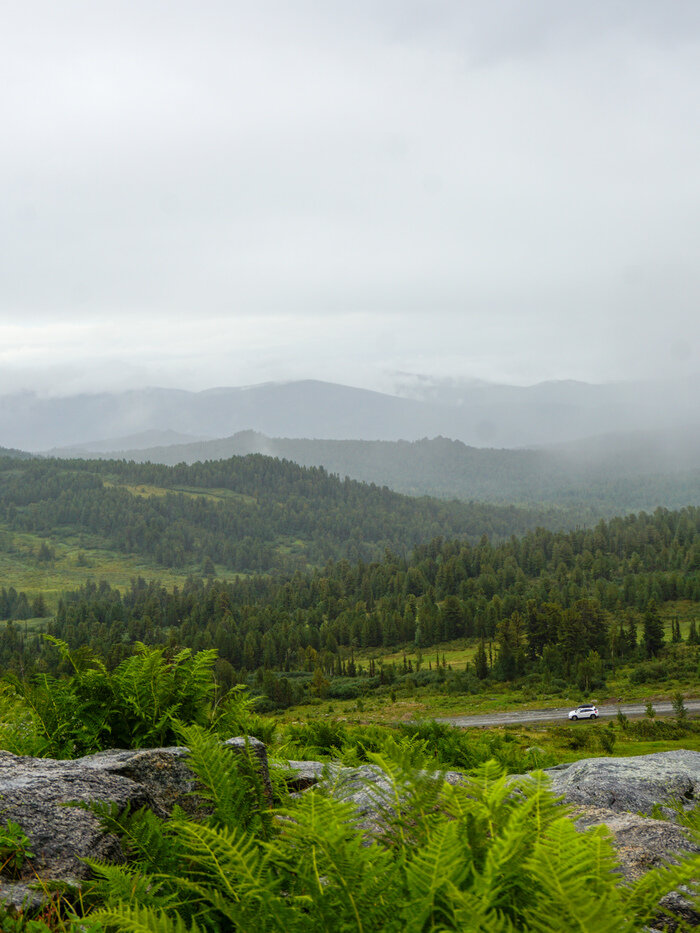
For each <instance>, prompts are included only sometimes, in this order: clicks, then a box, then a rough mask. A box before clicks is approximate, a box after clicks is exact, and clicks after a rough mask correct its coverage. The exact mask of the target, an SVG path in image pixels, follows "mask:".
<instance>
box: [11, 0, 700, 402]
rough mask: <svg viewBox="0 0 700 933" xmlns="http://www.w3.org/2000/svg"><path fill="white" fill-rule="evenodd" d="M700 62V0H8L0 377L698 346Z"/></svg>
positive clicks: (263, 372) (471, 373)
mask: <svg viewBox="0 0 700 933" xmlns="http://www.w3.org/2000/svg"><path fill="white" fill-rule="evenodd" d="M699 79H700V3H698V2H697V0H673V2H669V3H663V2H661V0H653V2H651V0H621V2H620V0H617V2H616V0H602V2H594V0H587V2H585V3H566V2H562V0H551V2H541V0H521V2H510V0H488V2H487V0H482V2H467V0H420V2H418V0H353V2H352V3H349V2H346V0H342V2H340V0H336V2H334V0H318V2H315V0H308V2H307V0H280V2H268V0H257V2H255V3H251V2H239V0H220V2H218V0H197V2H194V0H192V2H181V0H163V2H160V0H138V2H137V0H119V2H109V0H85V2H76V0H61V2H60V3H56V2H55V0H47V2H37V0H22V2H7V3H5V4H4V5H3V17H2V28H1V30H0V87H1V88H2V90H1V91H0V127H1V132H2V137H1V138H2V142H1V144H0V391H4V392H6V391H11V390H13V389H18V388H32V387H36V388H40V389H43V390H50V391H54V392H56V391H58V392H61V393H67V392H73V391H78V390H82V389H94V388H120V387H126V386H141V385H167V386H180V387H183V388H207V387H210V386H215V385H242V384H251V383H257V382H264V381H268V380H277V379H295V378H306V377H313V378H321V379H329V380H332V381H339V382H346V383H348V384H353V385H362V386H367V387H374V388H381V389H388V388H390V387H391V386H392V385H393V383H394V381H395V380H396V379H398V378H399V377H398V376H397V375H396V374H397V373H416V374H423V375H427V376H432V377H436V378H452V379H469V378H480V379H489V380H495V381H506V382H514V383H519V384H530V383H533V382H538V381H541V380H545V379H561V378H574V379H584V380H589V381H595V382H600V381H611V380H619V379H628V378H639V377H644V376H648V375H656V376H662V377H668V376H673V375H675V374H685V375H687V374H689V373H696V372H698V371H700V351H699V349H698V343H699V341H698V338H699V336H700V301H699V298H700V264H699V263H698V259H699V257H700V168H699V167H700V130H699V123H700V80H699ZM400 378H403V377H400Z"/></svg>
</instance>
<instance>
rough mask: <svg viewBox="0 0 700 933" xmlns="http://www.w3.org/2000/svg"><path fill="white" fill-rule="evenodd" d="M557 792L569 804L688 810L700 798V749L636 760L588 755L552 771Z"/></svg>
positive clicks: (630, 810) (632, 810)
mask: <svg viewBox="0 0 700 933" xmlns="http://www.w3.org/2000/svg"><path fill="white" fill-rule="evenodd" d="M547 773H548V774H549V775H550V777H551V779H552V790H553V792H554V793H555V794H562V795H563V796H564V799H565V800H566V801H567V803H574V804H583V805H586V806H591V807H604V808H606V809H608V810H615V811H617V812H622V811H624V812H627V813H651V811H652V808H653V807H654V805H658V806H661V807H662V808H663V810H664V813H665V815H666V816H668V817H670V818H673V810H672V809H671V806H670V805H672V804H674V803H680V804H681V805H682V806H683V807H684V808H685V809H689V808H691V807H692V806H694V805H695V804H696V803H697V802H698V800H700V752H691V751H687V750H685V749H678V750H675V751H671V752H656V753H654V754H652V755H640V756H638V757H636V758H584V759H583V760H582V761H576V762H574V763H573V764H570V765H567V766H564V767H559V768H552V769H550V770H549V771H548V772H547Z"/></svg>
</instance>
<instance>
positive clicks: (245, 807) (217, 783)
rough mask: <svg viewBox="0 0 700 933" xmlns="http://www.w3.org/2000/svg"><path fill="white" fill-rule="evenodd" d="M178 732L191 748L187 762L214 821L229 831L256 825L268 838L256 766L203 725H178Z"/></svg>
mask: <svg viewBox="0 0 700 933" xmlns="http://www.w3.org/2000/svg"><path fill="white" fill-rule="evenodd" d="M176 729H177V732H178V733H179V735H180V736H181V737H182V740H183V741H184V743H185V745H187V747H188V749H189V758H188V763H189V766H190V769H191V770H192V772H193V773H194V774H195V776H196V778H197V780H198V782H199V785H200V786H199V787H198V789H197V796H199V797H200V798H201V799H203V800H205V801H207V802H208V803H209V805H210V806H211V817H210V819H211V821H212V822H213V823H214V824H216V825H221V826H227V827H229V828H233V827H236V826H239V827H242V828H246V829H249V828H252V827H253V826H254V825H257V826H258V827H259V828H260V829H261V830H262V831H263V833H264V835H269V827H268V824H269V818H268V816H267V814H266V813H265V806H264V799H263V798H264V792H263V791H262V789H261V779H260V776H259V773H258V769H257V765H256V763H255V762H254V761H252V760H249V761H248V762H246V761H245V759H243V757H242V756H241V755H240V754H238V753H237V752H234V751H233V750H232V749H230V748H226V747H225V746H224V745H222V744H221V742H220V740H219V739H218V737H217V736H215V735H212V734H210V733H208V732H206V731H205V730H204V729H202V728H201V727H200V726H195V725H192V726H185V725H183V724H182V723H178V724H176Z"/></svg>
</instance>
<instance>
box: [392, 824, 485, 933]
mask: <svg viewBox="0 0 700 933" xmlns="http://www.w3.org/2000/svg"><path fill="white" fill-rule="evenodd" d="M458 833H459V827H458V825H457V824H456V823H448V822H442V823H440V824H439V825H438V826H437V827H436V828H435V829H434V830H433V831H432V833H431V836H430V840H429V842H428V844H427V845H426V846H423V847H421V848H420V849H418V850H417V851H416V852H415V853H414V855H413V857H412V858H411V859H410V860H409V861H408V863H407V864H406V867H405V883H406V888H407V894H408V898H409V906H408V908H407V909H406V910H405V911H404V920H405V924H406V931H407V933H408V931H416V933H418V931H422V930H423V929H425V927H426V925H427V923H428V921H430V924H431V928H434V927H435V925H436V924H440V923H445V924H446V925H447V926H450V925H451V923H452V921H453V919H454V911H453V898H452V896H451V894H452V892H453V891H454V890H456V889H459V887H460V886H461V885H462V883H463V881H464V879H465V878H466V876H467V874H468V872H469V862H468V860H467V859H465V858H464V850H463V846H462V843H461V842H460V839H459V837H458Z"/></svg>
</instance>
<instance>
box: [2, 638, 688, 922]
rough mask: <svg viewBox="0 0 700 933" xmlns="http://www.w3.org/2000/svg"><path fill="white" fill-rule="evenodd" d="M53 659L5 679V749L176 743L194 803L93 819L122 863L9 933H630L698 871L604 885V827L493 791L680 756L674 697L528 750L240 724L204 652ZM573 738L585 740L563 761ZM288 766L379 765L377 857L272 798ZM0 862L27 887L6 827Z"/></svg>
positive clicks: (438, 729) (336, 816)
mask: <svg viewBox="0 0 700 933" xmlns="http://www.w3.org/2000/svg"><path fill="white" fill-rule="evenodd" d="M51 650H53V651H54V652H56V653H57V655H58V656H59V657H60V659H61V661H62V662H63V664H64V665H65V666H66V668H67V669H68V670H69V671H70V673H68V674H62V675H58V676H55V677H54V676H52V675H48V674H44V675H40V676H35V677H34V678H32V679H31V680H29V681H17V680H15V681H12V680H10V681H7V682H5V684H4V686H3V689H2V693H1V694H0V698H1V704H0V719H1V720H2V729H1V730H0V747H4V748H5V749H7V750H11V751H14V752H15V753H22V754H32V755H53V756H58V757H75V756H76V755H78V754H85V753H89V752H91V751H98V750H100V749H102V748H105V747H109V746H111V745H113V744H114V743H115V742H116V743H117V744H118V745H121V746H127V747H151V746H157V745H161V744H163V743H167V742H172V741H175V740H176V741H178V742H180V743H182V744H186V745H187V746H188V748H189V749H190V754H191V757H190V764H191V767H192V768H193V770H194V771H195V773H196V774H197V775H198V777H199V780H200V782H201V789H200V792H199V795H200V796H199V799H200V800H202V801H203V802H204V804H205V806H204V808H203V809H201V810H200V811H197V812H194V813H191V814H189V815H185V813H184V812H183V811H181V810H177V811H176V812H175V813H174V814H173V816H172V818H171V819H169V820H166V821H161V820H160V819H158V818H156V817H155V816H154V815H153V814H152V813H150V812H149V811H145V810H143V811H139V812H136V813H124V814H117V813H116V812H112V811H109V812H107V810H104V808H103V811H102V814H101V816H102V819H103V820H105V822H106V825H108V826H109V828H110V830H111V831H115V832H117V833H119V834H121V835H122V836H123V844H124V845H125V847H126V851H127V853H128V855H129V857H130V862H129V864H127V865H114V864H109V863H106V862H100V861H97V860H90V861H89V864H90V866H91V868H92V871H93V881H92V882H88V883H86V884H85V885H83V888H82V891H81V892H77V891H76V890H72V889H71V888H70V886H66V885H61V886H60V888H59V889H57V890H56V891H51V889H50V888H47V887H46V886H45V895H46V899H45V903H44V905H43V907H41V908H36V909H34V910H33V911H32V910H31V909H28V910H27V911H26V912H24V911H13V910H9V909H7V910H6V909H4V908H0V920H1V922H2V929H3V930H4V931H8V933H13V931H14V933H25V931H26V933H42V931H50V930H53V931H68V930H71V931H78V930H81V931H91V933H97V931H105V933H111V931H134V933H141V931H145V930H149V931H163V933H184V931H187V933H199V931H205V930H207V931H222V933H223V931H226V930H230V929H238V928H240V929H257V930H279V929H280V926H281V925H283V926H284V928H285V929H287V930H299V931H317V930H318V931H321V930H327V929H329V928H332V929H346V930H357V931H361V930H366V929H377V930H379V929H381V930H385V931H391V930H396V931H399V930H400V931H404V930H414V931H415V933H418V931H423V930H426V929H437V928H439V929H442V930H470V929H473V930H475V931H476V930H479V931H482V933H489V931H494V933H496V931H502V930H504V929H508V928H511V927H512V928H517V929H519V930H523V931H526V933H527V931H535V930H537V931H540V933H541V931H543V930H548V931H549V930H551V931H552V933H554V931H555V930H556V931H558V930H561V929H569V928H570V920H571V918H572V917H573V916H575V917H576V920H577V923H578V924H579V926H581V924H583V927H582V928H583V929H590V930H593V929H595V930H596V931H606V930H610V931H613V930H614V931H615V933H618V931H620V930H629V931H637V930H639V929H641V927H642V926H643V925H644V924H645V923H648V922H650V920H651V918H652V917H653V916H654V915H655V914H656V912H657V904H658V900H659V898H660V897H661V896H662V895H663V894H664V893H666V892H667V891H669V890H672V889H673V888H675V887H677V886H678V885H679V884H682V883H687V882H688V881H690V879H692V878H693V877H695V876H697V872H698V859H699V857H698V856H695V857H693V858H691V859H690V860H689V861H687V862H685V863H683V864H682V865H681V866H678V867H676V868H666V869H660V870H656V871H654V872H652V873H649V874H647V875H645V876H644V879H643V880H642V881H639V882H635V883H634V884H631V885H618V884H617V878H616V876H615V874H614V872H613V871H612V869H613V868H614V866H615V855H614V852H613V850H612V847H611V845H610V842H609V840H608V838H607V837H606V836H605V834H604V833H603V832H602V831H600V830H597V831H591V832H587V833H578V832H577V831H576V830H575V828H574V825H573V823H572V822H571V821H570V819H569V818H568V815H567V811H566V810H565V809H563V808H561V807H560V806H557V805H555V801H554V799H553V798H552V796H551V794H550V793H549V792H548V789H547V782H546V779H545V778H544V776H539V777H536V778H535V780H534V781H532V780H531V781H527V782H525V783H522V784H521V785H520V786H521V793H520V794H518V795H514V794H513V793H512V786H509V785H507V784H506V783H505V778H504V776H505V775H506V774H509V773H510V774H516V773H523V772H524V771H532V770H536V769H538V768H541V767H543V766H546V765H547V764H549V763H553V762H554V761H557V760H561V756H558V755H557V754H556V753H555V750H554V749H555V746H556V743H561V746H562V747H563V748H566V749H567V751H566V752H565V754H567V755H568V754H569V753H571V752H573V751H575V752H576V753H577V754H578V755H579V757H580V755H581V753H583V752H584V751H585V750H589V751H590V750H591V749H595V750H596V751H599V747H598V746H599V745H600V747H601V748H602V749H603V751H604V752H605V753H610V752H611V750H612V748H611V747H610V746H611V745H612V744H613V742H614V740H613V738H612V736H613V735H617V734H618V732H619V735H620V736H622V735H625V736H627V735H629V736H637V735H639V736H643V735H644V734H645V733H648V734H649V735H653V736H654V737H656V738H657V739H659V738H660V737H661V736H663V737H664V739H663V741H666V742H671V743H672V742H675V741H678V740H679V739H680V738H681V736H682V737H683V741H684V744H686V743H687V740H688V739H697V738H698V737H700V735H699V733H698V730H697V724H696V723H693V722H692V721H689V720H688V718H687V717H686V716H683V715H682V709H681V707H682V704H680V703H679V704H678V709H677V711H676V712H677V716H676V720H675V721H673V722H661V721H658V720H656V719H648V721H647V722H644V723H629V722H624V721H622V720H621V721H620V722H618V723H617V724H616V725H613V726H612V727H611V726H610V725H607V726H603V724H600V723H595V724H591V725H592V726H593V727H594V728H593V729H591V730H588V731H586V732H584V731H583V730H581V729H579V730H574V729H570V728H568V727H558V731H557V730H550V732H551V742H550V743H549V744H548V745H543V744H542V743H540V744H539V745H535V744H530V745H528V746H527V747H524V744H523V743H524V741H526V740H529V736H527V737H526V736H525V735H524V734H520V733H517V732H513V731H510V730H498V731H496V732H489V731H486V730H479V731H471V732H465V731H461V730H456V729H452V728H450V727H448V726H444V725H439V724H436V723H434V722H433V723H426V724H403V725H396V726H393V727H388V726H380V725H377V724H373V725H367V724H365V725H358V726H356V725H352V724H349V723H342V722H339V721H337V720H336V721H333V720H330V719H326V720H321V721H317V722H305V723H288V724H284V723H278V722H276V721H275V720H274V719H273V718H271V717H269V716H268V717H263V716H260V715H259V714H258V713H256V712H255V709H254V706H255V701H254V700H253V699H252V698H251V697H250V696H249V695H248V692H247V691H246V690H245V689H242V688H234V689H233V690H229V691H224V690H223V689H222V687H221V685H220V684H218V683H217V682H216V678H215V674H214V671H215V656H214V653H213V652H199V653H198V654H193V653H192V652H190V651H188V650H183V651H180V652H179V653H178V654H176V655H174V656H172V655H168V653H167V652H164V651H163V650H161V649H156V648H147V647H146V646H138V648H137V651H136V652H135V653H134V654H133V655H132V656H131V657H130V658H129V659H128V660H126V661H124V662H122V663H121V664H120V665H118V666H117V668H115V669H114V670H112V671H110V670H108V669H107V667H106V666H105V664H104V662H103V660H102V659H101V658H99V657H96V656H94V655H90V654H89V653H88V652H85V651H80V652H78V653H75V654H74V653H71V652H70V651H69V650H68V648H67V646H66V645H65V644H64V643H61V642H56V641H53V642H52V643H51ZM596 732H597V738H596V739H593V738H592V737H593V736H594V735H596ZM231 734H247V735H257V736H258V737H260V738H261V739H263V740H264V741H265V742H266V743H267V745H268V749H269V752H270V755H271V757H272V761H273V766H274V765H275V763H276V767H277V769H278V770H277V771H274V772H273V774H274V786H275V794H276V799H275V801H274V805H273V810H270V809H269V803H268V802H267V801H266V799H265V795H264V794H262V793H261V792H260V787H259V779H258V778H257V773H256V771H255V768H249V767H246V765H245V762H243V763H241V759H240V758H239V757H237V756H232V755H231V753H230V752H229V751H228V750H226V749H225V748H224V747H223V746H222V745H221V744H220V740H221V738H225V737H228V736H229V735H231ZM541 735H542V733H540V736H541ZM575 735H578V736H587V739H586V741H585V742H584V741H581V743H580V745H579V747H578V748H577V749H574V748H573V744H572V743H573V737H574V736H575ZM604 736H608V738H607V740H606V739H605V738H604ZM647 737H648V736H647ZM606 741H607V746H606ZM297 757H307V758H315V759H321V760H324V759H340V760H342V761H344V762H346V763H348V764H358V763H365V762H367V763H372V764H378V765H380V766H381V767H382V768H383V769H384V770H385V771H386V772H387V773H388V774H389V775H390V776H391V779H392V782H393V791H392V797H391V800H390V801H389V800H388V799H387V806H386V808H385V810H383V811H381V812H382V813H383V814H384V816H383V819H385V824H384V829H383V830H382V832H381V834H379V835H376V833H375V835H374V836H373V838H374V839H375V840H376V842H377V844H376V845H372V846H367V845H365V844H363V843H364V842H365V840H366V837H367V832H368V830H367V828H366V827H364V826H363V825H362V824H361V823H360V822H359V821H358V818H357V816H356V815H355V814H354V812H353V810H352V808H351V807H350V806H349V805H348V804H347V803H342V802H341V801H338V800H335V799H333V798H332V797H329V796H328V795H327V794H324V793H323V792H321V791H314V792H311V793H307V794H305V795H303V796H302V797H301V798H297V799H293V798H291V797H290V796H289V795H288V794H287V792H286V790H285V783H284V767H285V762H286V760H287V759H289V758H297ZM446 768H451V769H459V770H462V771H464V772H466V773H469V774H470V775H471V778H470V780H469V781H468V782H467V783H466V784H465V785H463V786H461V787H453V786H448V785H446V784H443V782H442V779H441V777H440V775H439V774H437V773H436V769H446ZM693 825H694V824H693ZM691 829H692V826H691ZM0 849H1V850H2V852H3V853H4V865H3V867H2V868H0V876H1V877H2V878H3V879H4V880H8V879H12V878H17V877H19V876H21V877H23V878H26V877H27V872H28V871H29V872H31V864H32V859H33V858H34V853H33V852H32V851H31V848H30V842H29V840H28V839H27V838H26V837H24V836H23V834H22V833H21V829H20V828H19V827H16V826H14V825H9V824H8V825H7V826H6V827H5V829H4V830H3V831H2V832H1V833H0ZM3 914H4V915H3ZM584 921H585V922H584ZM504 923H505V927H504Z"/></svg>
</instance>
